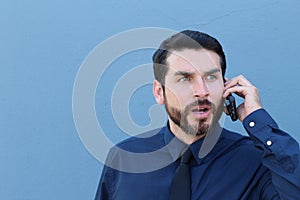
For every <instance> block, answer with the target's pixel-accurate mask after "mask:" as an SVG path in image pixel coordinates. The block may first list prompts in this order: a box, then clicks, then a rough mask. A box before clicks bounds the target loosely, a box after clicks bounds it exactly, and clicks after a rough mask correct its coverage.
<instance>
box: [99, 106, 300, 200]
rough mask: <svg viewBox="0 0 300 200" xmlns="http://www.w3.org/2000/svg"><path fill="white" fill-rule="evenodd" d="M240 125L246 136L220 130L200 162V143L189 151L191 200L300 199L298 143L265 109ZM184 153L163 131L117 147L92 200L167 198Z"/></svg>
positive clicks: (178, 142)
mask: <svg viewBox="0 0 300 200" xmlns="http://www.w3.org/2000/svg"><path fill="white" fill-rule="evenodd" d="M243 125H244V127H245V129H246V131H247V132H248V134H249V136H250V137H246V136H242V135H240V134H237V133H234V132H231V131H228V130H226V129H221V135H220V137H219V139H218V141H217V143H216V144H215V145H214V148H213V149H212V150H211V151H210V152H209V153H208V154H207V155H206V156H205V157H201V158H200V157H199V156H198V155H199V150H200V148H201V145H202V143H203V141H204V139H200V140H198V141H196V142H194V143H193V144H191V145H190V146H189V148H191V150H192V153H193V158H194V159H193V160H192V162H191V163H190V165H191V174H192V175H191V181H192V182H191V194H192V199H193V200H194V199H195V200H198V199H201V200H208V199H209V200H220V199H226V200H227V199H228V200H238V199H253V200H258V199H289V200H296V199H300V166H299V145H298V143H297V142H296V141H295V140H294V139H293V138H292V137H291V136H290V135H288V134H287V133H285V132H283V131H282V130H280V129H279V128H278V126H277V124H276V123H275V121H274V120H273V119H272V118H271V117H270V115H269V114H268V113H267V112H266V111H265V110H264V109H260V110H257V111H255V112H253V113H252V114H250V115H249V116H247V117H246V118H245V119H244V121H243ZM186 148H187V146H186V145H185V144H184V143H183V142H181V141H179V140H178V139H177V138H176V137H174V135H173V133H172V132H171V131H170V130H169V128H168V127H167V126H166V127H164V128H162V129H160V130H159V131H158V130H154V131H152V132H149V133H146V134H144V135H141V136H139V137H133V138H130V139H127V140H125V141H123V142H121V143H120V144H118V145H117V146H116V147H114V148H112V149H111V151H110V153H109V155H108V156H107V161H106V165H105V166H104V168H103V171H102V176H101V179H100V183H99V186H98V190H97V194H96V198H95V199H96V200H99V199H101V200H112V199H113V200H167V199H169V193H170V186H171V182H172V179H173V176H174V173H175V171H176V168H177V167H178V165H179V159H178V158H179V157H180V155H181V153H182V152H183V151H184V150H185V149H186ZM128 152H129V153H128Z"/></svg>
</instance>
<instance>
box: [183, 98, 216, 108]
mask: <svg viewBox="0 0 300 200" xmlns="http://www.w3.org/2000/svg"><path fill="white" fill-rule="evenodd" d="M203 105H207V106H213V103H212V102H210V101H209V100H207V99H204V100H200V99H199V100H196V101H194V102H193V103H191V104H189V105H188V106H187V108H191V107H195V106H203Z"/></svg>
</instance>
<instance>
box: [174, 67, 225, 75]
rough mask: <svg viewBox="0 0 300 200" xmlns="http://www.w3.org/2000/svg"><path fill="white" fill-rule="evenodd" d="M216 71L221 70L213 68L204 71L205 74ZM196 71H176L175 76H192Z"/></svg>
mask: <svg viewBox="0 0 300 200" xmlns="http://www.w3.org/2000/svg"><path fill="white" fill-rule="evenodd" d="M216 72H220V69H219V68H215V69H211V70H209V71H206V72H204V74H206V75H209V74H214V73H216ZM194 73H195V72H188V71H177V72H175V73H174V76H191V75H193V74H194Z"/></svg>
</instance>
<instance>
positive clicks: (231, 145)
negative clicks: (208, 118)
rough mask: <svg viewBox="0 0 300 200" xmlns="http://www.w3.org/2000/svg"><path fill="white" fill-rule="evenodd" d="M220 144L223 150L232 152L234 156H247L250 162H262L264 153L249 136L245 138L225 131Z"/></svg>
mask: <svg viewBox="0 0 300 200" xmlns="http://www.w3.org/2000/svg"><path fill="white" fill-rule="evenodd" d="M220 143H222V146H223V148H224V149H226V151H228V152H230V153H231V154H232V155H233V156H237V157H244V156H245V157H246V158H247V159H248V160H251V159H253V160H259V161H260V160H261V157H262V154H263V151H262V150H261V149H259V148H257V147H255V145H254V143H253V141H252V139H251V138H250V137H249V136H244V135H241V134H239V133H236V132H233V131H229V130H227V129H224V130H223V133H222V136H221V138H220Z"/></svg>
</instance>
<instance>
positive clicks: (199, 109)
mask: <svg viewBox="0 0 300 200" xmlns="http://www.w3.org/2000/svg"><path fill="white" fill-rule="evenodd" d="M192 111H193V112H196V113H206V112H208V111H209V109H208V108H196V109H193V110H192Z"/></svg>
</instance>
